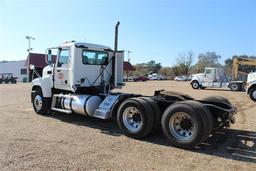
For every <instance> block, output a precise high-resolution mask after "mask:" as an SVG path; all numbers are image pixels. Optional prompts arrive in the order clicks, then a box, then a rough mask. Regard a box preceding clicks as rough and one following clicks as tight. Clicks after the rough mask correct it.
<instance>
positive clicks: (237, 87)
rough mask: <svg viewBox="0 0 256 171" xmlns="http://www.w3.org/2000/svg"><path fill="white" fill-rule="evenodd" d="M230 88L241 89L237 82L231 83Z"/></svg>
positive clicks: (233, 89)
mask: <svg viewBox="0 0 256 171" xmlns="http://www.w3.org/2000/svg"><path fill="white" fill-rule="evenodd" d="M230 90H232V91H239V85H238V84H237V83H231V85H230Z"/></svg>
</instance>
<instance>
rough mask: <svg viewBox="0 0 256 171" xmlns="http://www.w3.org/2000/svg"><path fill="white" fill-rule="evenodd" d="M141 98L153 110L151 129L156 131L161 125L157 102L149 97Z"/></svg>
mask: <svg viewBox="0 0 256 171" xmlns="http://www.w3.org/2000/svg"><path fill="white" fill-rule="evenodd" d="M141 99H143V100H145V101H146V102H147V103H148V105H149V106H150V107H151V109H152V111H153V114H152V115H153V116H154V121H155V122H154V123H153V129H152V131H153V132H154V131H156V130H158V128H160V125H161V115H162V114H161V110H160V108H159V106H158V104H157V102H156V101H155V100H154V99H152V98H150V97H141Z"/></svg>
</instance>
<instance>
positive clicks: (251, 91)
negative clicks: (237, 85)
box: [246, 72, 256, 102]
mask: <svg viewBox="0 0 256 171" xmlns="http://www.w3.org/2000/svg"><path fill="white" fill-rule="evenodd" d="M246 92H247V94H248V95H249V96H250V98H251V99H252V100H253V101H255V102H256V72H253V73H250V74H248V77H247V83H246Z"/></svg>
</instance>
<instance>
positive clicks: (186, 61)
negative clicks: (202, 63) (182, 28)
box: [176, 50, 194, 75]
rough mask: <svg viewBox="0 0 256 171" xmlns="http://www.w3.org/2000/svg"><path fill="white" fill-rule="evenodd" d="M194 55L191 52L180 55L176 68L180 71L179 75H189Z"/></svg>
mask: <svg viewBox="0 0 256 171" xmlns="http://www.w3.org/2000/svg"><path fill="white" fill-rule="evenodd" d="M193 57H194V53H193V52H192V51H191V50H190V51H188V52H183V53H180V54H179V57H178V58H177V64H176V68H177V69H178V70H179V74H185V75H188V73H189V70H190V68H191V65H192V62H193Z"/></svg>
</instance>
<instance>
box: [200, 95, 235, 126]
mask: <svg viewBox="0 0 256 171" xmlns="http://www.w3.org/2000/svg"><path fill="white" fill-rule="evenodd" d="M202 100H204V101H209V102H221V103H226V104H228V105H231V103H230V101H229V100H228V99H227V98H225V97H222V96H209V97H206V98H203V99H202ZM211 113H212V114H213V116H212V117H213V123H214V125H213V130H217V129H221V128H223V127H224V125H223V121H222V120H220V118H219V117H220V116H222V115H223V112H222V111H220V110H218V109H215V108H211Z"/></svg>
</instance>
